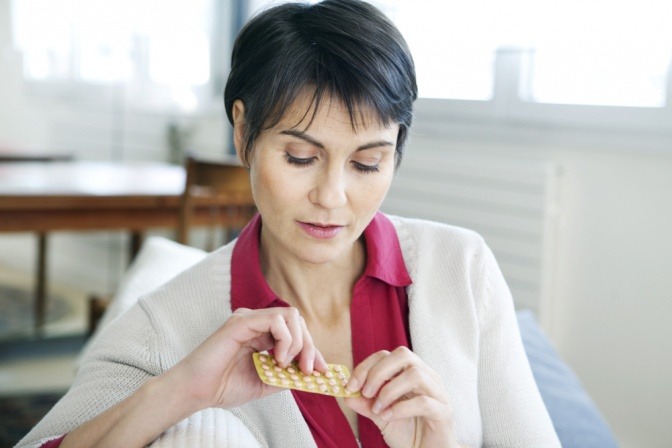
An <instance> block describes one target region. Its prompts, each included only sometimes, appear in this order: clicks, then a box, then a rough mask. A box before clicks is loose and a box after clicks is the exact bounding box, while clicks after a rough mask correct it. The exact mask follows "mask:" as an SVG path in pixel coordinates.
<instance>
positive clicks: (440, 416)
mask: <svg viewBox="0 0 672 448" xmlns="http://www.w3.org/2000/svg"><path fill="white" fill-rule="evenodd" d="M413 417H420V418H423V419H428V420H435V421H446V420H447V419H449V418H450V408H449V406H448V405H446V404H445V403H441V402H440V401H438V400H436V399H434V398H432V397H429V396H427V395H418V396H415V397H412V398H409V399H408V400H399V401H397V402H396V403H394V404H393V405H392V406H390V407H389V408H387V409H385V410H384V411H383V412H382V413H381V414H380V418H381V419H383V420H385V421H388V422H389V421H392V420H403V419H407V418H413Z"/></svg>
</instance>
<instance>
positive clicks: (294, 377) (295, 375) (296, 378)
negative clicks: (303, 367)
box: [287, 369, 299, 381]
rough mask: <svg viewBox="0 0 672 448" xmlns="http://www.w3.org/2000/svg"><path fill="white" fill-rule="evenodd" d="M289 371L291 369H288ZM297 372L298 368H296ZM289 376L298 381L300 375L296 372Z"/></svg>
mask: <svg viewBox="0 0 672 448" xmlns="http://www.w3.org/2000/svg"><path fill="white" fill-rule="evenodd" d="M287 371H288V372H289V369H287ZM295 372H296V370H295ZM289 373H292V372H289ZM289 377H290V378H291V379H293V380H294V381H298V380H299V375H297V374H295V373H292V374H291V375H290V376H289Z"/></svg>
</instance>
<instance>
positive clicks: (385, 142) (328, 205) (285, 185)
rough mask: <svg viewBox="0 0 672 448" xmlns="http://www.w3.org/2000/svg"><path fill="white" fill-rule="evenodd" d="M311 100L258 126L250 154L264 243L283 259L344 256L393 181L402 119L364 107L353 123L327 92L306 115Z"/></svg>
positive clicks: (320, 261) (312, 260) (328, 259)
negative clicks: (385, 118)
mask: <svg viewBox="0 0 672 448" xmlns="http://www.w3.org/2000/svg"><path fill="white" fill-rule="evenodd" d="M310 100H311V97H310V96H307V95H306V96H304V97H301V98H299V99H298V100H297V101H296V102H295V104H294V105H293V107H291V108H290V110H289V111H288V113H287V114H286V116H285V117H284V119H283V120H282V121H281V122H280V123H279V124H278V125H277V126H275V127H273V128H271V129H269V130H266V131H264V132H262V133H261V135H260V136H259V137H258V139H257V140H256V142H255V144H254V148H253V150H252V154H251V156H250V159H249V162H250V178H251V182H252V192H253V194H254V199H255V202H256V204H257V208H258V210H259V213H260V214H261V216H262V222H263V224H262V235H261V244H262V250H263V252H264V253H266V254H270V255H272V256H273V257H276V256H280V257H282V259H283V260H285V259H287V258H286V257H290V258H295V259H298V261H301V262H307V263H312V264H324V263H330V262H332V261H339V260H340V261H342V262H347V260H348V257H352V256H353V254H354V253H353V250H354V249H355V244H356V242H357V240H358V238H359V237H360V236H361V235H362V232H363V231H364V229H365V227H366V226H367V225H368V224H369V222H370V221H371V219H372V218H373V216H374V214H375V213H376V211H377V210H378V208H379V207H380V205H381V203H382V202H383V199H384V198H385V195H386V194H387V191H388V189H389V187H390V184H391V182H392V178H393V176H394V170H395V148H396V141H397V134H398V131H399V126H398V125H397V124H393V125H390V126H389V127H384V126H383V125H381V124H380V123H379V122H378V120H377V118H376V117H375V115H373V114H363V115H364V116H363V119H362V121H361V122H358V123H356V127H355V129H356V131H355V130H354V129H353V126H352V123H351V121H350V116H349V114H348V111H347V108H346V107H345V106H344V105H343V104H341V103H340V102H339V101H329V99H328V98H326V99H324V100H323V101H322V103H321V106H320V108H319V109H318V110H317V113H316V114H315V116H314V118H313V121H312V123H311V122H310V120H311V118H312V117H313V113H312V112H313V111H312V109H310V110H309V111H308V113H307V114H306V110H308V108H309V107H310V105H311V101H310ZM297 123H298V125H297ZM238 143H239V142H237V146H238V147H240V146H241V145H240V144H238Z"/></svg>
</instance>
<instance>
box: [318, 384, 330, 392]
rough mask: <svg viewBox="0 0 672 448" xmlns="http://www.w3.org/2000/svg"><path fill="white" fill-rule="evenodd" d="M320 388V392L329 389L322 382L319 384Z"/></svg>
mask: <svg viewBox="0 0 672 448" xmlns="http://www.w3.org/2000/svg"><path fill="white" fill-rule="evenodd" d="M320 390H321V391H322V392H326V391H328V390H329V388H328V387H327V386H326V385H324V384H322V385H321V386H320Z"/></svg>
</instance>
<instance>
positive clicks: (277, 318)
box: [260, 312, 292, 365]
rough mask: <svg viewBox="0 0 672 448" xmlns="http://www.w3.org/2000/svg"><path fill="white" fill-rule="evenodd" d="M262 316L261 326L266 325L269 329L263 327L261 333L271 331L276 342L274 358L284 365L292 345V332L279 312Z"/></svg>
mask: <svg viewBox="0 0 672 448" xmlns="http://www.w3.org/2000/svg"><path fill="white" fill-rule="evenodd" d="M262 316H263V318H264V319H263V321H262V322H260V324H261V325H264V324H266V325H267V328H265V329H264V328H263V327H261V328H260V329H261V331H266V332H269V331H270V333H271V336H273V339H274V340H275V344H274V347H273V349H274V351H273V356H274V357H275V359H276V361H278V363H279V364H280V365H284V362H285V360H286V359H287V355H288V353H289V348H290V346H291V345H292V332H291V331H290V330H289V327H288V326H287V321H286V319H285V316H284V315H283V314H282V313H279V312H276V313H272V314H267V315H262Z"/></svg>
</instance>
